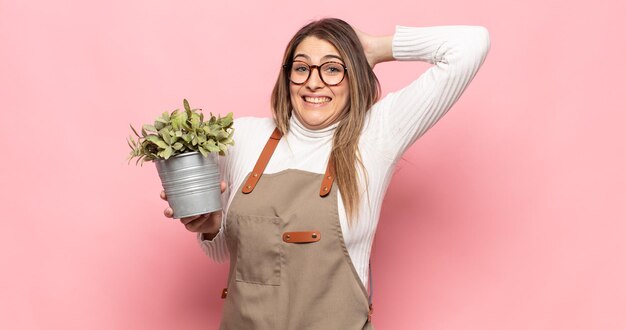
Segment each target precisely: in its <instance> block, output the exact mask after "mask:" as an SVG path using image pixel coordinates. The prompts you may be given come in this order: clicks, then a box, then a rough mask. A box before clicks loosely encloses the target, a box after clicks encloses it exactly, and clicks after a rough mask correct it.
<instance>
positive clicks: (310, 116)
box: [289, 37, 350, 130]
mask: <svg viewBox="0 0 626 330" xmlns="http://www.w3.org/2000/svg"><path fill="white" fill-rule="evenodd" d="M292 60H293V61H302V62H305V63H307V64H308V65H321V64H323V63H326V62H328V61H332V62H338V63H341V64H344V65H345V62H344V61H343V60H342V59H341V56H340V55H339V52H338V51H337V49H336V48H335V47H334V46H333V45H332V44H331V43H329V42H328V41H326V40H322V39H319V38H317V37H306V38H305V39H304V40H302V42H300V44H299V45H298V47H297V48H296V51H295V52H294V57H293V58H292ZM318 70H319V69H318V68H315V69H312V72H311V75H310V76H309V79H308V80H307V81H306V82H305V83H304V84H302V85H296V84H294V83H292V82H290V83H289V91H290V94H291V105H292V106H293V114H292V115H295V116H296V118H297V119H298V120H299V121H300V122H301V123H302V124H303V125H304V126H305V127H306V128H308V129H313V130H318V129H322V128H325V127H327V126H329V125H332V124H334V123H335V122H337V119H338V118H339V117H340V116H341V114H342V113H343V112H344V111H345V109H346V108H347V106H348V101H349V99H350V88H349V85H348V75H347V73H346V76H345V78H344V79H343V81H341V83H339V84H338V85H336V86H328V85H326V84H325V83H324V82H323V81H322V80H321V79H320V75H319V72H318Z"/></svg>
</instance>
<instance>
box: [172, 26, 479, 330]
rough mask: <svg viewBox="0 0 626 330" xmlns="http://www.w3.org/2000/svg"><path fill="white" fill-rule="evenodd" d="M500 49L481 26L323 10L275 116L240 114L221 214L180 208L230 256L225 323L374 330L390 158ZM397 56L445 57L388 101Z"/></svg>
mask: <svg viewBox="0 0 626 330" xmlns="http://www.w3.org/2000/svg"><path fill="white" fill-rule="evenodd" d="M489 47H490V41H489V34H488V32H487V30H486V29H485V28H483V27H480V26H437V27H422V28H410V27H401V26H398V27H396V31H395V34H394V35H392V36H385V37H373V36H370V35H367V34H364V33H361V32H358V31H355V30H354V29H353V28H352V27H351V26H350V25H348V24H347V23H345V22H344V21H341V20H339V19H322V20H319V21H315V22H312V23H310V24H308V25H306V26H304V27H303V28H302V29H301V30H300V31H298V33H296V35H295V36H294V37H293V39H292V40H291V41H290V42H289V44H288V45H287V49H286V51H285V54H284V58H283V63H282V64H283V66H282V67H281V70H280V73H279V76H278V80H277V82H276V85H275V87H274V91H273V93H272V102H271V104H272V111H273V119H270V118H240V119H238V120H236V122H235V127H236V133H235V141H236V144H237V145H236V147H233V148H232V149H231V150H230V152H229V154H228V156H227V157H223V159H222V160H221V164H220V167H221V171H222V174H223V177H224V181H225V182H223V183H222V190H223V200H224V205H225V207H224V212H223V213H222V212H215V213H212V214H206V215H203V216H196V217H190V218H183V219H181V222H182V223H183V224H184V225H185V227H186V228H187V229H188V230H190V231H192V232H197V233H199V234H198V237H199V240H200V244H201V246H202V248H203V249H204V251H205V252H206V253H207V254H208V255H209V256H210V257H211V258H212V259H214V260H216V261H218V262H222V261H224V260H225V259H226V258H227V257H230V272H229V277H228V288H227V290H225V292H224V293H225V294H224V296H226V300H225V304H224V310H223V318H222V323H221V326H220V328H221V329H305V328H306V329H308V328H311V329H372V328H373V326H372V324H371V301H370V302H368V298H369V297H368V293H367V290H366V289H365V287H366V285H365V283H368V282H369V279H368V265H369V256H370V250H371V245H372V241H373V238H374V233H375V231H376V226H377V224H378V217H379V214H380V207H381V204H382V201H383V197H384V194H385V191H386V189H387V186H388V185H389V182H390V179H391V176H392V173H393V168H394V166H395V164H396V162H397V161H398V159H400V157H401V156H402V154H403V153H404V152H405V151H406V150H407V148H408V147H409V146H411V145H412V144H413V143H414V142H415V141H416V140H417V139H418V138H419V137H420V136H421V135H422V134H424V133H425V132H426V131H427V130H428V129H429V128H430V127H432V126H433V125H434V124H435V123H436V122H437V120H438V119H440V118H441V117H442V116H443V115H444V114H445V113H446V112H447V111H448V110H449V109H450V107H451V106H452V105H453V104H454V102H455V101H456V100H457V99H458V98H459V96H460V95H461V94H462V92H463V91H464V90H465V88H466V87H467V86H468V84H469V82H470V81H471V80H472V79H473V77H474V75H475V74H476V72H477V71H478V68H479V67H480V66H481V65H482V63H483V61H484V59H485V57H486V55H487V52H488V50H489ZM391 60H419V61H427V62H429V63H433V64H435V66H433V67H431V68H429V69H428V70H427V71H426V72H424V73H423V74H422V75H421V76H420V77H419V78H418V79H417V80H415V81H414V82H413V83H411V84H410V85H409V86H407V87H405V88H403V89H402V90H400V91H397V92H395V93H391V94H389V95H387V96H386V97H384V98H383V99H382V100H380V101H378V98H379V85H378V80H377V79H376V76H375V75H374V73H373V71H372V68H373V67H374V65H376V64H377V63H381V62H385V61H391ZM161 197H162V198H164V199H165V195H164V194H163V193H162V195H161ZM164 213H165V215H166V216H168V217H171V216H172V210H171V209H170V208H167V209H166V210H165V211H164ZM226 292H227V295H226Z"/></svg>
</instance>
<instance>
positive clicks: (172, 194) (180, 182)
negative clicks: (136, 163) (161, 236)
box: [154, 152, 222, 219]
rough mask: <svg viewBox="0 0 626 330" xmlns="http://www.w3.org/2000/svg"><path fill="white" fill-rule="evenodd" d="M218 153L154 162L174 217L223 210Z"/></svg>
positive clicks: (182, 155)
mask: <svg viewBox="0 0 626 330" xmlns="http://www.w3.org/2000/svg"><path fill="white" fill-rule="evenodd" d="M216 157H217V155H216V154H214V153H211V154H209V156H207V157H204V156H202V154H201V153H199V152H188V153H184V154H180V155H176V156H174V157H171V158H169V159H167V160H162V159H159V160H156V161H154V163H155V165H156V168H157V171H158V172H159V177H160V178H161V184H162V185H163V189H164V190H165V194H166V195H167V201H168V202H169V204H170V207H171V208H172V210H174V218H176V219H180V218H185V217H190V216H193V215H198V214H204V213H209V212H213V211H217V210H221V209H222V201H221V189H220V173H219V169H218V166H217V160H216Z"/></svg>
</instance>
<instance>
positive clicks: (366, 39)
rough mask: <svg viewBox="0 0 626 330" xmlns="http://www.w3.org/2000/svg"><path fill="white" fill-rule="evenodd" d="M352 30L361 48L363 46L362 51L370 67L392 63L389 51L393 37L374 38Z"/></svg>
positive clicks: (391, 53)
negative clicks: (382, 63)
mask: <svg viewBox="0 0 626 330" xmlns="http://www.w3.org/2000/svg"><path fill="white" fill-rule="evenodd" d="M353 29H354V32H356V35H357V36H358V37H359V41H361V46H363V51H365V57H366V58H367V62H368V63H369V65H370V67H372V68H374V66H375V65H376V64H378V63H381V62H387V61H392V60H393V59H394V58H393V52H392V50H391V42H392V40H393V35H390V36H383V37H376V36H372V35H369V34H367V33H365V32H363V31H360V30H357V29H356V28H354V27H353Z"/></svg>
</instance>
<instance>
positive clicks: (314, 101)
mask: <svg viewBox="0 0 626 330" xmlns="http://www.w3.org/2000/svg"><path fill="white" fill-rule="evenodd" d="M302 99H303V100H304V102H307V103H312V104H324V103H328V102H330V100H331V98H330V97H327V96H321V97H310V96H303V97H302Z"/></svg>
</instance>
